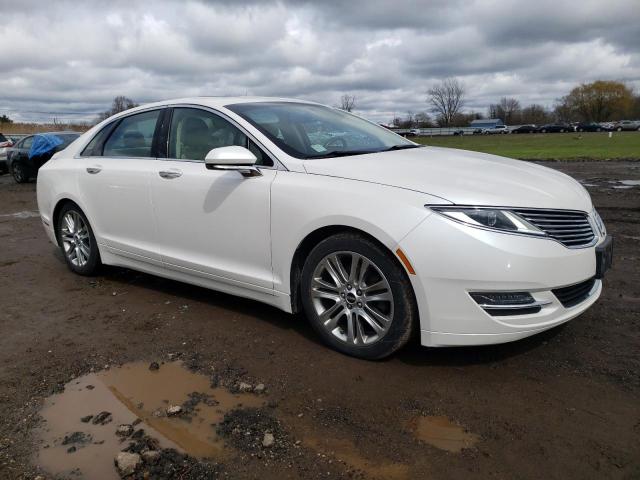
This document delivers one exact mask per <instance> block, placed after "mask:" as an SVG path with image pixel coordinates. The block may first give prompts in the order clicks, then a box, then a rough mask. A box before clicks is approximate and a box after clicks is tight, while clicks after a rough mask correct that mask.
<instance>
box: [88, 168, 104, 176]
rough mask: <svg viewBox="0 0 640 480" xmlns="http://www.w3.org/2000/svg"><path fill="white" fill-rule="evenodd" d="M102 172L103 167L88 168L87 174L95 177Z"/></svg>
mask: <svg viewBox="0 0 640 480" xmlns="http://www.w3.org/2000/svg"><path fill="white" fill-rule="evenodd" d="M101 171H102V167H87V173H90V174H92V175H95V174H96V173H100V172H101Z"/></svg>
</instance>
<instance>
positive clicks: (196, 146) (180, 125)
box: [169, 108, 272, 165]
mask: <svg viewBox="0 0 640 480" xmlns="http://www.w3.org/2000/svg"><path fill="white" fill-rule="evenodd" d="M232 145H237V146H240V147H245V148H248V149H249V150H251V152H252V153H253V154H254V155H255V156H256V158H257V159H258V160H257V162H256V164H257V165H271V164H272V162H271V159H270V158H269V157H268V156H267V155H266V154H265V153H264V152H263V151H262V150H261V149H260V148H259V147H258V146H257V145H256V144H255V143H254V142H253V141H252V140H251V139H250V138H248V137H247V136H246V135H245V134H244V133H242V131H240V129H238V128H237V127H236V126H235V125H233V124H231V123H229V122H228V121H227V120H225V119H224V118H222V117H220V116H218V115H215V114H214V113H211V112H208V111H206V110H200V109H197V108H175V109H174V111H173V116H172V117H171V129H170V131H169V158H177V159H181V160H196V161H204V159H205V157H206V156H207V153H209V151H210V150H213V149H214V148H220V147H230V146H232Z"/></svg>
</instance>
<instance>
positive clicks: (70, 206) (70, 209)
mask: <svg viewBox="0 0 640 480" xmlns="http://www.w3.org/2000/svg"><path fill="white" fill-rule="evenodd" d="M67 214H72V215H73V214H75V215H77V216H79V217H80V219H81V220H82V222H84V224H85V225H86V230H87V233H88V237H87V243H88V245H89V255H88V258H87V260H86V263H84V264H82V265H78V264H75V263H74V262H73V260H72V258H71V256H70V255H69V254H68V253H67V251H66V249H65V244H64V242H63V228H64V227H65V225H64V222H65V216H66V215H67ZM55 233H56V239H57V240H58V245H59V246H60V251H61V252H62V256H63V257H64V260H65V262H66V263H67V266H68V267H69V269H70V270H71V271H72V272H74V273H77V274H78V275H85V276H91V275H95V274H96V273H98V271H99V269H100V267H101V266H102V262H101V260H100V251H99V250H98V243H97V242H96V237H95V235H94V234H93V229H92V228H91V225H90V224H89V221H88V220H87V217H86V216H85V214H84V212H83V211H82V210H81V209H80V207H78V206H77V205H76V204H75V203H71V202H69V203H67V204H65V205H64V206H63V207H62V209H61V210H60V213H59V214H58V218H57V219H56V225H55Z"/></svg>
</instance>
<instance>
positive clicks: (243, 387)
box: [238, 382, 253, 392]
mask: <svg viewBox="0 0 640 480" xmlns="http://www.w3.org/2000/svg"><path fill="white" fill-rule="evenodd" d="M251 390H253V387H252V386H251V385H250V384H249V383H245V382H240V383H239V384H238V391H239V392H250V391H251Z"/></svg>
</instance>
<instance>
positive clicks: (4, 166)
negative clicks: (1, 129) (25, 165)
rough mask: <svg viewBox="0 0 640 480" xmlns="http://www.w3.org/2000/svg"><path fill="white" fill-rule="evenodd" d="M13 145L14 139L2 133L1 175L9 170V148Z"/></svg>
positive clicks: (0, 136)
mask: <svg viewBox="0 0 640 480" xmlns="http://www.w3.org/2000/svg"><path fill="white" fill-rule="evenodd" d="M12 146H13V140H11V138H7V137H5V136H4V135H3V134H2V133H0V175H2V174H5V173H7V172H8V171H9V167H8V165H7V150H8V149H9V148H10V147H12Z"/></svg>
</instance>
